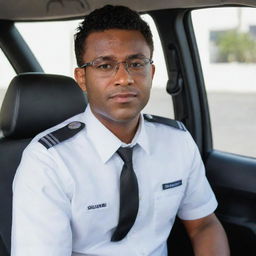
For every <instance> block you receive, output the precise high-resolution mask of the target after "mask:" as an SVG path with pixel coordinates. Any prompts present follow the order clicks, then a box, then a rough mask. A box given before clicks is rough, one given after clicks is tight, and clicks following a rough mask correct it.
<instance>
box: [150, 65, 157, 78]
mask: <svg viewBox="0 0 256 256" xmlns="http://www.w3.org/2000/svg"><path fill="white" fill-rule="evenodd" d="M155 70H156V67H155V65H154V64H152V65H151V78H152V79H153V78H154V75H155Z"/></svg>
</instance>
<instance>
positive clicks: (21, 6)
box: [0, 0, 256, 256]
mask: <svg viewBox="0 0 256 256" xmlns="http://www.w3.org/2000/svg"><path fill="white" fill-rule="evenodd" d="M116 3H117V1H113V0H97V1H95V0H47V1H43V0H38V1H36V2H34V1H31V0H22V1H18V2H17V1H14V0H10V1H3V0H0V49H1V50H2V51H3V53H4V55H5V56H6V58H7V59H8V61H9V63H10V64H11V66H12V67H13V69H14V70H15V72H16V75H15V76H14V77H13V78H12V80H10V82H9V85H7V84H6V87H7V90H6V92H5V95H4V99H3V102H2V106H1V110H0V130H1V137H0V200H1V209H0V256H9V255H10V248H11V219H12V181H13V177H14V175H15V171H16V168H17V166H18V165H19V162H20V159H21V155H22V152H23V150H24V148H25V147H26V146H27V145H28V143H29V142H30V141H31V139H32V138H33V137H34V136H35V135H36V134H38V133H39V132H41V131H44V130H46V129H47V128H50V127H52V126H54V125H56V124H58V123H60V122H61V121H64V120H65V119H67V118H69V117H71V116H73V115H75V114H78V113H81V112H83V111H84V109H85V107H86V104H87V100H86V95H85V94H84V93H83V92H82V91H81V90H80V89H79V87H78V86H77V85H76V82H75V80H74V79H73V78H72V77H69V76H66V75H59V74H49V73H45V72H44V69H43V68H42V65H41V64H40V62H39V61H38V59H37V58H36V57H35V55H34V53H33V50H32V48H31V47H30V45H29V43H28V42H26V40H25V39H24V38H23V36H22V35H21V33H20V32H19V30H18V29H17V26H16V25H17V23H19V22H33V23H35V24H36V22H38V21H47V22H49V21H65V20H77V19H81V18H82V17H83V16H84V15H85V14H87V13H89V12H91V11H92V10H94V9H96V8H99V7H102V6H103V5H105V4H116ZM118 4H121V5H126V6H128V7H130V8H132V9H134V10H137V11H138V12H139V13H141V14H148V15H150V16H151V18H152V19H153V20H154V22H155V24H156V27H157V30H158V34H159V37H160V40H161V45H162V48H163V53H164V59H165V62H166V67H167V74H168V80H167V81H166V84H165V85H164V87H163V88H164V89H163V91H164V93H165V94H167V95H168V96H170V99H171V100H172V102H170V103H169V104H170V105H172V107H173V111H174V118H175V119H177V120H179V121H182V122H183V123H184V124H185V126H186V127H187V129H188V130H189V131H190V133H191V134H192V136H193V138H194V140H195V142H196V143H197V145H198V147H199V150H200V153H201V155H202V159H203V161H204V164H205V167H206V175H207V177H208V179H209V182H210V184H211V186H212V188H213V190H214V192H215V194H216V197H217V200H218V204H219V205H218V208H217V210H216V215H217V217H218V218H219V220H220V221H221V223H222V225H223V227H224V229H225V231H226V233H227V236H228V240H229V245H230V249H231V255H232V256H244V255H246V256H250V255H256V204H255V202H256V201H255V200H256V157H251V156H250V157H248V156H244V155H240V154H233V153H230V152H223V151H221V150H217V149H215V148H214V145H213V136H212V133H213V128H212V126H211V115H210V111H209V104H208V98H207V93H206V89H205V82H204V75H203V71H202V66H201V62H200V56H199V52H198V46H197V42H196V37H195V35H194V29H193V24H192V18H191V12H192V11H193V10H200V9H205V8H213V7H214V8H223V7H250V8H251V9H253V8H255V7H256V2H255V1H253V0H234V1H231V0H159V1H151V0H150V1H148V0H141V1H134V0H129V1H128V0H123V1H119V2H118ZM38 33H40V31H38ZM35 36H36V35H35ZM0 61H1V60H0ZM1 72H5V71H4V70H0V73H1ZM255 101H256V98H255ZM53 110H54V111H53ZM255 144H256V143H255ZM28 203H29V202H28ZM24 235H26V234H24ZM245 252H246V253H245ZM168 255H182V256H183V255H184V256H189V255H194V254H193V251H192V246H191V243H190V241H189V239H188V237H187V235H186V232H185V229H184V227H183V226H182V224H181V222H180V220H179V219H178V218H177V219H176V221H175V224H174V227H173V229H172V231H171V234H170V236H169V239H168Z"/></svg>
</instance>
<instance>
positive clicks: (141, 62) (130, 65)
mask: <svg viewBox="0 0 256 256" xmlns="http://www.w3.org/2000/svg"><path fill="white" fill-rule="evenodd" d="M149 63H151V60H150V59H147V58H131V59H127V60H126V61H124V62H117V61H116V60H115V59H111V58H97V59H95V60H94V61H93V62H92V65H91V66H92V67H93V68H94V69H95V71H96V72H97V74H98V75H100V76H112V75H113V74H114V73H115V72H116V71H117V70H118V68H119V65H122V64H123V65H125V68H126V70H127V71H128V72H129V73H130V74H132V75H136V74H144V73H145V71H146V70H147V66H149V65H148V64H149Z"/></svg>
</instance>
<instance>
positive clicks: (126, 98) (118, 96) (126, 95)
mask: <svg viewBox="0 0 256 256" xmlns="http://www.w3.org/2000/svg"><path fill="white" fill-rule="evenodd" d="M136 97H137V93H136V92H117V93H113V94H111V95H110V97H109V98H110V99H111V100H114V101H115V102H118V103H128V102H131V101H133V100H134V99H135V98H136Z"/></svg>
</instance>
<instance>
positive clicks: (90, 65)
mask: <svg viewBox="0 0 256 256" xmlns="http://www.w3.org/2000/svg"><path fill="white" fill-rule="evenodd" d="M98 58H100V57H98ZM98 58H95V59H94V60H92V61H90V62H86V63H84V64H83V65H81V66H79V68H87V67H94V62H95V61H96V60H97V59H98ZM128 59H129V58H128ZM128 59H127V60H128ZM141 59H143V60H146V61H148V62H146V63H145V64H146V65H147V64H150V65H152V64H153V62H154V61H153V60H152V59H150V58H146V57H143V58H141ZM127 60H125V61H119V62H116V65H115V68H114V69H113V70H115V71H116V70H118V68H119V65H120V64H121V63H123V64H124V67H125V69H126V71H127V72H128V73H130V70H129V66H128V63H127Z"/></svg>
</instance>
